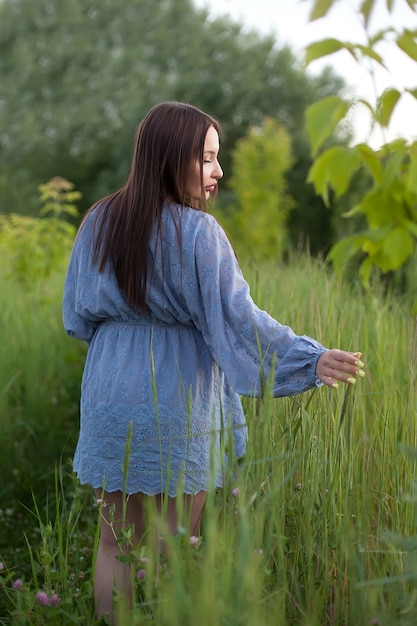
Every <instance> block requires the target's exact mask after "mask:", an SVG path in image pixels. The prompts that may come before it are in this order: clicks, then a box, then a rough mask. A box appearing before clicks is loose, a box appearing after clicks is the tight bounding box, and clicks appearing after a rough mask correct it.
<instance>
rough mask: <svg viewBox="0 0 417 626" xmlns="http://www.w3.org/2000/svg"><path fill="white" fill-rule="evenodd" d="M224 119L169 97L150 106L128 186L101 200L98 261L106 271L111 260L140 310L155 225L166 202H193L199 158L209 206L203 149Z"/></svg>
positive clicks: (141, 127) (202, 203) (96, 238)
mask: <svg viewBox="0 0 417 626" xmlns="http://www.w3.org/2000/svg"><path fill="white" fill-rule="evenodd" d="M210 126H214V128H215V129H216V130H217V132H220V127H219V123H218V122H217V120H216V119H215V118H213V117H211V116H210V115H207V114H206V113H204V112H203V111H201V110H200V109H198V108H196V107H194V106H192V105H189V104H183V103H179V102H164V103H162V104H159V105H157V106H155V107H154V108H153V109H151V110H150V111H149V113H148V114H147V115H146V116H145V118H144V119H143V120H142V121H141V123H140V124H139V126H138V130H137V134H136V141H135V149H134V154H133V159H132V165H131V169H130V174H129V178H128V180H127V182H126V184H125V186H124V187H122V188H121V189H120V190H119V191H117V192H116V193H114V194H111V195H109V196H107V197H106V198H103V199H102V200H100V201H99V202H96V203H95V204H94V205H93V206H92V207H91V208H90V209H89V211H88V212H87V216H88V215H89V213H91V212H92V211H93V210H94V209H96V211H97V215H96V219H95V229H94V236H93V262H94V263H97V265H98V268H99V271H100V272H103V271H104V269H105V266H106V263H107V261H109V260H110V261H111V263H112V265H113V268H114V272H115V275H116V279H117V282H118V285H119V287H120V289H121V290H122V291H123V293H124V295H125V297H126V300H127V303H128V305H129V306H131V307H132V308H134V309H135V310H137V311H139V310H144V309H145V306H146V304H145V303H146V286H147V276H148V253H149V252H148V246H149V240H150V237H151V234H152V232H153V229H154V227H155V226H156V227H157V228H158V232H159V229H160V225H161V213H162V205H163V203H164V201H167V200H169V201H171V202H173V203H176V204H179V205H180V206H181V207H184V206H187V205H189V204H191V199H190V198H187V196H186V189H187V182H188V180H189V176H190V173H191V168H192V167H195V162H196V161H200V163H201V167H200V183H201V201H200V202H199V203H198V206H195V204H196V202H195V201H194V203H193V205H194V208H196V209H199V210H203V211H206V210H207V203H206V201H205V194H204V185H203V173H202V163H203V151H204V142H205V137H206V133H207V130H208V129H209V128H210Z"/></svg>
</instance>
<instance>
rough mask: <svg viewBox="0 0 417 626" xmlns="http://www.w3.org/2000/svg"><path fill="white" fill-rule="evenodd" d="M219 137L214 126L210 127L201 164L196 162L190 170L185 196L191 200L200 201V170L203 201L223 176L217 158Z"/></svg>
mask: <svg viewBox="0 0 417 626" xmlns="http://www.w3.org/2000/svg"><path fill="white" fill-rule="evenodd" d="M219 147H220V145H219V135H218V132H217V130H216V129H215V128H214V126H210V128H209V129H208V131H207V133H206V138H205V141H204V154H203V163H202V164H201V162H200V160H198V161H196V163H195V167H194V168H193V169H192V172H191V176H190V180H189V181H188V186H187V196H188V197H189V198H191V199H195V200H198V201H200V200H202V198H201V181H200V170H201V168H202V171H203V187H204V195H205V199H206V200H208V199H209V197H210V194H211V193H213V192H214V191H215V189H216V187H217V181H218V180H219V178H221V177H222V176H223V170H222V168H221V167H220V163H219V162H218V160H217V158H218V155H219Z"/></svg>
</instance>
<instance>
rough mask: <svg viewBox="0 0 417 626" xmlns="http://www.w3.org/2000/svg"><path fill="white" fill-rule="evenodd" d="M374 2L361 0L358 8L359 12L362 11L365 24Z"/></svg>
mask: <svg viewBox="0 0 417 626" xmlns="http://www.w3.org/2000/svg"><path fill="white" fill-rule="evenodd" d="M374 4H375V0H363V2H362V4H361V6H360V8H359V12H360V13H362V15H363V17H364V20H365V25H367V24H368V22H369V18H370V15H371V13H372V9H373V8H374Z"/></svg>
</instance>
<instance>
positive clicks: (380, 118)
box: [375, 87, 401, 128]
mask: <svg viewBox="0 0 417 626" xmlns="http://www.w3.org/2000/svg"><path fill="white" fill-rule="evenodd" d="M400 97H401V93H400V92H399V91H398V89H395V88H393V87H392V88H389V89H385V91H384V92H383V93H382V94H381V96H380V98H379V99H378V103H377V107H376V111H375V120H376V121H377V122H378V123H379V124H381V126H383V127H384V128H387V127H388V126H389V123H390V120H391V116H392V113H393V111H394V109H395V106H396V104H397V102H398V100H399V99H400Z"/></svg>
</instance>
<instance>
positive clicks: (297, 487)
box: [295, 483, 301, 491]
mask: <svg viewBox="0 0 417 626" xmlns="http://www.w3.org/2000/svg"><path fill="white" fill-rule="evenodd" d="M295 488H296V490H297V491H300V489H301V483H297V484H296V485H295Z"/></svg>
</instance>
